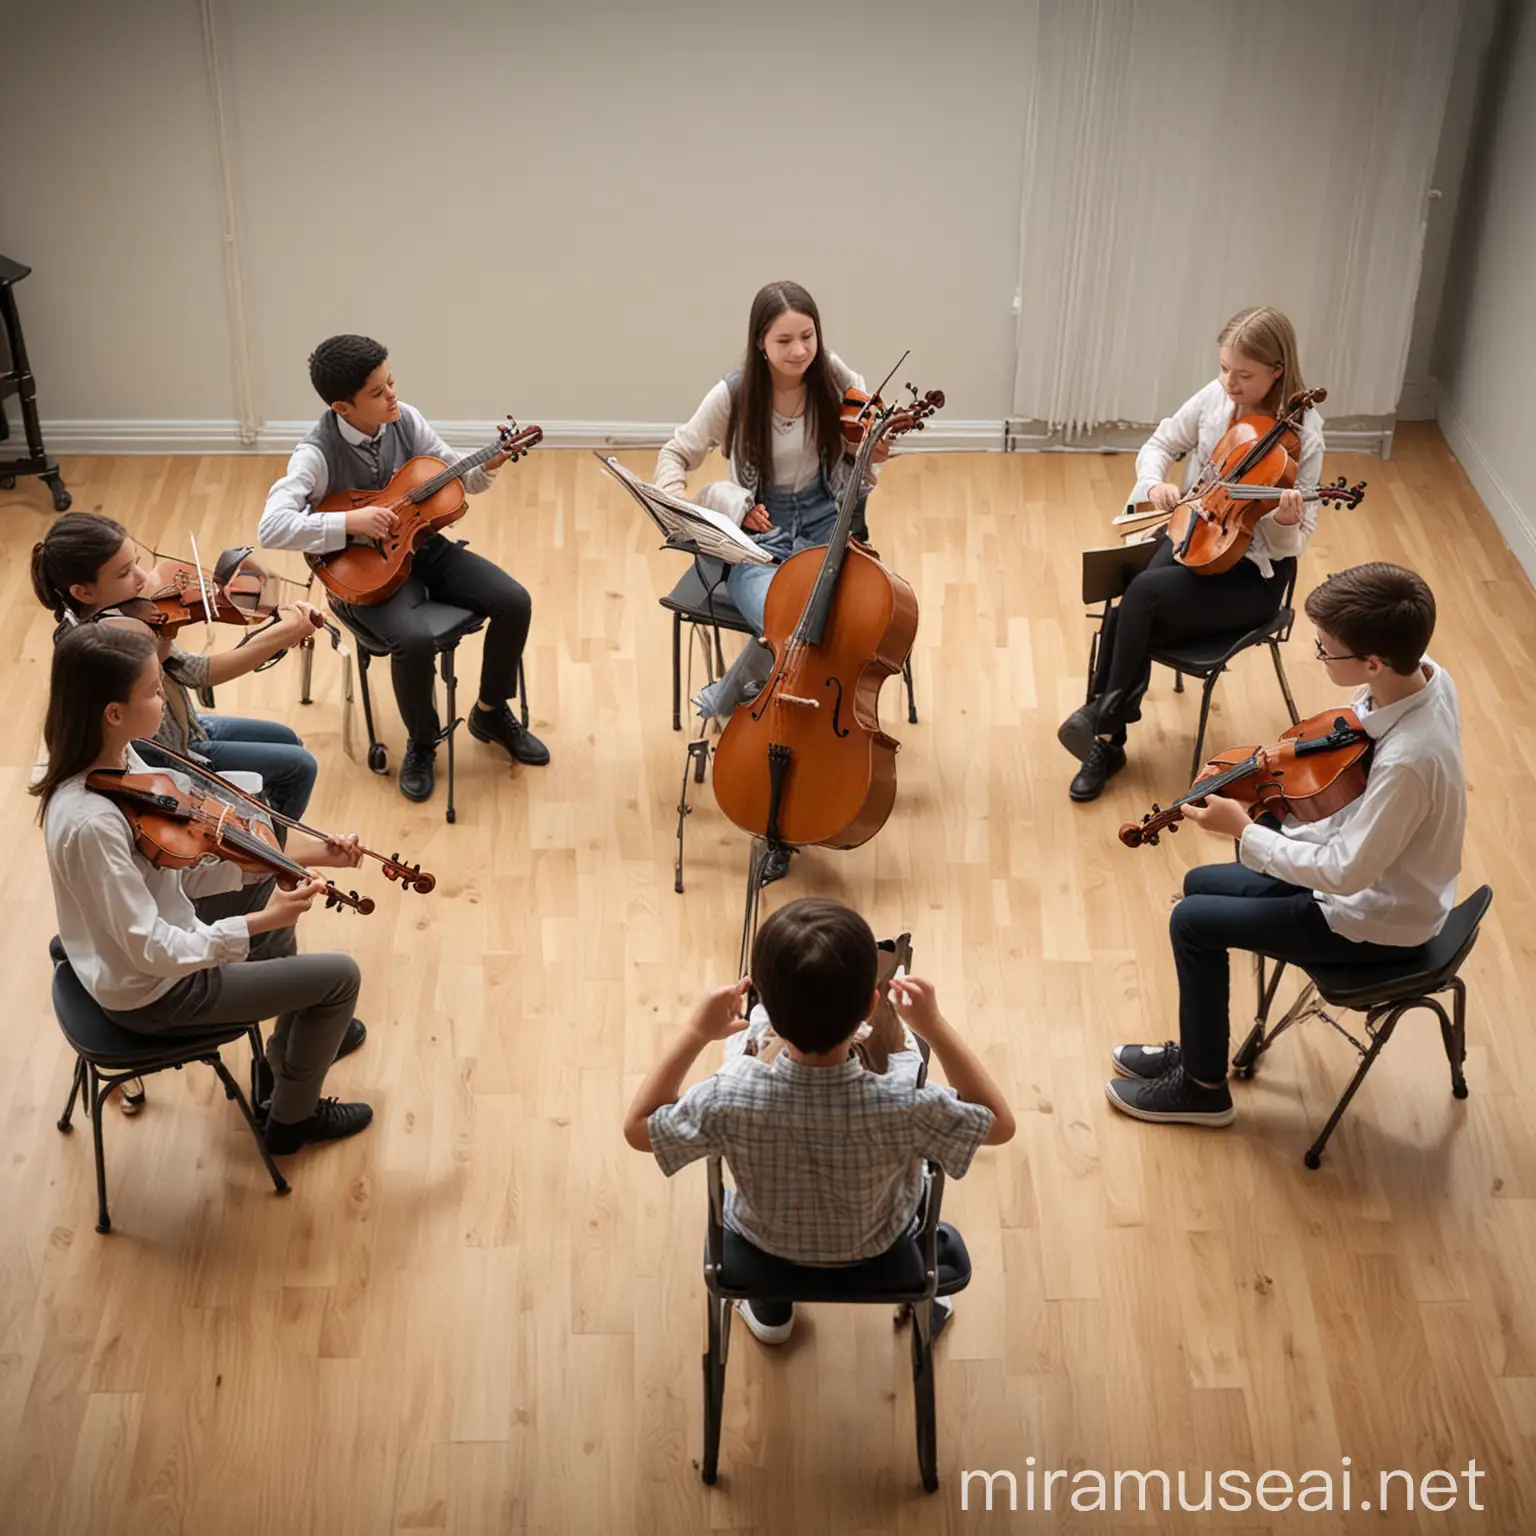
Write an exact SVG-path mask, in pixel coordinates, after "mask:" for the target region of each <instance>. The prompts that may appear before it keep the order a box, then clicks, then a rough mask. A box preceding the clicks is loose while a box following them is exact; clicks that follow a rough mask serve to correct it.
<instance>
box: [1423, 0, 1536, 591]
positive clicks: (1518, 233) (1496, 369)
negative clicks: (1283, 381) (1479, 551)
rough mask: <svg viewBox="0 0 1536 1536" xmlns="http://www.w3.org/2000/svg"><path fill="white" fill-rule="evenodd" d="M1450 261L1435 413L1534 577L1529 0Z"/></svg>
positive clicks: (1519, 13)
mask: <svg viewBox="0 0 1536 1536" xmlns="http://www.w3.org/2000/svg"><path fill="white" fill-rule="evenodd" d="M1482 94H1483V119H1482V121H1481V123H1480V125H1479V128H1478V133H1477V138H1476V140H1475V142H1474V147H1473V154H1472V160H1471V163H1470V165H1469V169H1468V181H1467V186H1466V190H1465V193H1464V196H1463V206H1464V213H1463V217H1462V220H1461V223H1460V229H1459V231H1458V236H1457V242H1456V247H1455V250H1454V251H1453V254H1452V258H1451V275H1450V278H1449V281H1448V282H1447V285H1446V307H1445V313H1444V315H1443V317H1442V320H1441V326H1440V337H1441V342H1440V351H1439V356H1438V359H1437V362H1436V373H1437V375H1438V377H1439V380H1440V421H1441V425H1442V427H1443V428H1444V430H1445V435H1446V438H1447V440H1448V441H1449V442H1450V444H1451V446H1452V447H1453V448H1454V449H1455V450H1456V452H1457V454H1458V455H1459V456H1460V458H1461V460H1462V463H1463V465H1464V466H1465V467H1466V470H1467V473H1468V474H1469V475H1470V476H1471V478H1472V481H1473V484H1474V485H1476V487H1477V490H1478V492H1479V494H1480V495H1481V496H1482V498H1483V500H1484V501H1486V502H1487V503H1488V506H1489V508H1490V510H1491V511H1492V512H1493V514H1494V516H1495V518H1497V519H1498V521H1499V524H1500V526H1501V527H1502V529H1503V531H1504V536H1505V538H1506V539H1508V540H1509V543H1510V547H1511V548H1512V549H1513V550H1514V551H1515V553H1516V554H1517V555H1518V556H1519V557H1520V559H1521V561H1522V563H1523V564H1524V565H1525V568H1526V572H1527V574H1528V575H1530V576H1531V577H1532V579H1533V580H1536V466H1533V463H1532V460H1531V458H1530V456H1529V455H1530V448H1531V436H1532V434H1531V428H1530V423H1529V421H1528V420H1527V419H1526V417H1527V414H1528V411H1529V408H1530V401H1531V398H1532V394H1533V389H1536V5H1533V4H1532V3H1531V0H1513V3H1510V4H1508V5H1507V6H1506V7H1505V8H1504V10H1503V11H1502V12H1501V15H1500V17H1499V23H1498V31H1497V32H1496V34H1495V37H1494V41H1493V45H1492V47H1491V49H1490V52H1489V69H1488V71H1487V74H1486V76H1485V80H1484V87H1483V93H1482Z"/></svg>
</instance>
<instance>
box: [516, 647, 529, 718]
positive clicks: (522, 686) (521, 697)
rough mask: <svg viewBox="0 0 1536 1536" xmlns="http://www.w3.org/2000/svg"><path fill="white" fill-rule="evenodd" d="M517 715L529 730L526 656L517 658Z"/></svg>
mask: <svg viewBox="0 0 1536 1536" xmlns="http://www.w3.org/2000/svg"><path fill="white" fill-rule="evenodd" d="M517 714H518V718H519V719H520V720H521V721H522V722H523V729H524V730H525V731H526V730H527V729H528V661H527V657H526V655H524V656H519V657H518V658H517Z"/></svg>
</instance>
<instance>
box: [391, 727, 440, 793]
mask: <svg viewBox="0 0 1536 1536" xmlns="http://www.w3.org/2000/svg"><path fill="white" fill-rule="evenodd" d="M436 759H437V743H436V742H435V741H427V742H421V741H408V742H406V744H405V759H404V761H403V762H402V763H401V764H400V793H401V794H402V795H404V796H405V798H406V799H407V800H426V799H428V798H430V796H431V794H432V790H433V787H434V786H435V784H436V783H437V778H436V775H435V774H434V772H433V764H434V763H435V761H436Z"/></svg>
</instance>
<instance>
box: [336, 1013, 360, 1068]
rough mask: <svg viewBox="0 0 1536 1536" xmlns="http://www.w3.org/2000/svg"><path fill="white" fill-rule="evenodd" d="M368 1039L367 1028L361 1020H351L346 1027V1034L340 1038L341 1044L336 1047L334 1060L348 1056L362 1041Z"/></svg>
mask: <svg viewBox="0 0 1536 1536" xmlns="http://www.w3.org/2000/svg"><path fill="white" fill-rule="evenodd" d="M367 1038H368V1026H367V1025H366V1024H364V1023H363V1021H362V1020H361V1019H353V1020H352V1022H351V1023H350V1024H348V1025H347V1032H346V1034H344V1035H343V1036H342V1037H341V1044H340V1045H338V1046H337V1047H336V1060H337V1061H340V1060H341V1058H342V1057H343V1056H350V1055H351V1054H352V1052H353V1051H355V1050H356V1049H357V1048H358V1046H360V1045H361V1044H362V1043H363V1041H364V1040H366V1039H367Z"/></svg>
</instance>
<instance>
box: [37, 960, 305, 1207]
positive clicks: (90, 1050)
mask: <svg viewBox="0 0 1536 1536" xmlns="http://www.w3.org/2000/svg"><path fill="white" fill-rule="evenodd" d="M48 953H49V955H50V957H51V958H52V960H53V1011H54V1015H55V1016H56V1017H57V1019H58V1021H59V1028H60V1029H61V1030H63V1032H64V1038H65V1039H66V1040H68V1041H69V1044H70V1047H71V1048H72V1049H73V1051H74V1053H75V1075H74V1079H73V1081H72V1082H71V1083H70V1088H69V1101H68V1102H67V1103H66V1104H65V1106H64V1113H63V1114H62V1115H60V1116H59V1121H58V1125H59V1129H60V1130H61V1131H70V1130H73V1129H74V1126H73V1124H72V1119H73V1116H74V1111H75V1099H76V1097H78V1098H79V1099H80V1102H81V1107H82V1108H83V1109H84V1110H85V1113H86V1114H87V1116H89V1118H90V1122H91V1131H92V1136H93V1140H94V1143H95V1149H96V1201H97V1218H96V1230H97V1231H98V1232H110V1231H111V1230H112V1218H111V1216H110V1215H109V1214H108V1212H107V1164H106V1150H105V1148H104V1147H103V1145H102V1113H101V1112H102V1106H103V1105H104V1104H105V1103H106V1100H107V1095H108V1094H110V1093H111V1092H112V1090H113V1089H114V1088H116V1087H117V1086H118V1085H119V1084H120V1083H128V1082H131V1081H132V1080H133V1079H134V1078H136V1077H149V1076H151V1075H152V1074H154V1073H156V1072H167V1071H170V1070H171V1069H173V1068H174V1069H175V1070H176V1071H178V1072H179V1071H180V1070H181V1069H182V1068H183V1067H184V1066H187V1065H188V1064H189V1063H191V1062H194V1061H201V1062H204V1063H206V1065H208V1066H210V1067H212V1068H213V1070H214V1071H215V1072H216V1073H217V1074H218V1076H219V1081H220V1082H222V1083H223V1084H224V1094H225V1097H226V1098H231V1099H233V1100H234V1101H235V1102H236V1103H237V1104H238V1105H239V1106H240V1113H241V1114H242V1115H244V1116H245V1123H246V1124H247V1125H248V1126H249V1127H250V1130H251V1135H252V1136H253V1137H254V1138H255V1141H256V1150H257V1151H258V1152H260V1153H261V1160H262V1162H263V1163H265V1164H266V1169H267V1172H268V1173H269V1174H271V1176H272V1185H273V1188H275V1189H276V1190H277V1192H278V1194H280V1195H286V1194H287V1193H288V1181H287V1180H286V1179H285V1178H284V1177H283V1176H282V1174H281V1173H280V1172H279V1171H278V1168H277V1164H276V1163H274V1162H273V1161H272V1154H271V1153H270V1152H268V1151H267V1143H266V1140H265V1139H264V1138H263V1136H262V1134H261V1131H260V1129H259V1128H258V1126H257V1124H256V1118H255V1116H254V1115H253V1114H252V1113H251V1106H250V1103H249V1102H248V1101H247V1099H246V1097H245V1095H244V1094H243V1093H242V1092H241V1091H240V1085H239V1084H238V1083H237V1082H236V1081H235V1079H234V1077H233V1076H232V1075H231V1074H230V1071H229V1068H228V1067H226V1066H225V1065H224V1062H223V1060H222V1059H221V1058H220V1056H219V1050H220V1048H221V1047H222V1046H226V1045H233V1044H235V1042H236V1041H238V1040H244V1039H250V1041H251V1049H252V1052H253V1064H252V1080H253V1082H254V1081H255V1073H256V1070H257V1066H258V1064H259V1063H260V1061H261V1056H262V1048H261V1030H260V1026H259V1024H256V1023H252V1024H226V1025H224V1026H222V1027H221V1028H217V1029H210V1030H208V1031H207V1032H206V1033H200V1034H196V1035H189V1034H173V1035H141V1034H135V1033H134V1032H133V1031H132V1030H128V1029H124V1028H123V1027H122V1026H121V1025H120V1024H114V1023H113V1022H112V1020H111V1019H109V1018H108V1017H107V1016H106V1014H105V1013H103V1012H102V1011H101V1008H100V1006H99V1005H98V1004H97V1003H96V1001H95V999H94V998H92V996H91V995H90V993H89V992H87V991H86V990H85V988H84V987H83V986H82V985H81V984H80V978H79V977H78V976H76V975H75V973H74V971H73V970H72V969H71V968H70V964H69V961H68V960H67V959H66V958H65V954H64V946H63V945H62V944H61V943H60V942H59V941H58V939H57V938H55V939H54V940H53V942H52V943H51V944H50V945H49V947H48Z"/></svg>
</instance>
